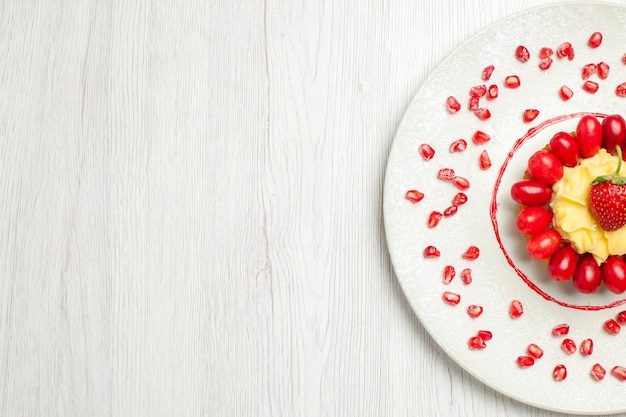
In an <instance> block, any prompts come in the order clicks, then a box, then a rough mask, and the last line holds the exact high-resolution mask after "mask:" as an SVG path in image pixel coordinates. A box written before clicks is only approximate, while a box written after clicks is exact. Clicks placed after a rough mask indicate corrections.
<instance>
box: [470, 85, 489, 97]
mask: <svg viewBox="0 0 626 417" xmlns="http://www.w3.org/2000/svg"><path fill="white" fill-rule="evenodd" d="M469 94H470V97H477V98H482V97H484V96H485V94H487V86H486V85H476V86H474V87H472V88H470V92H469Z"/></svg>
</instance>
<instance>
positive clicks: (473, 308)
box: [467, 304, 483, 319]
mask: <svg viewBox="0 0 626 417" xmlns="http://www.w3.org/2000/svg"><path fill="white" fill-rule="evenodd" d="M467 314H469V316H470V317H471V318H473V319H475V318H476V317H478V316H480V315H481V314H483V308H482V307H481V306H477V305H474V304H472V305H470V306H468V307H467Z"/></svg>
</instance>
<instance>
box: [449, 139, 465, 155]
mask: <svg viewBox="0 0 626 417" xmlns="http://www.w3.org/2000/svg"><path fill="white" fill-rule="evenodd" d="M466 148H467V141H466V140H465V139H457V140H455V141H454V142H452V143H451V144H450V152H452V153H455V152H463V151H464V150H465V149H466Z"/></svg>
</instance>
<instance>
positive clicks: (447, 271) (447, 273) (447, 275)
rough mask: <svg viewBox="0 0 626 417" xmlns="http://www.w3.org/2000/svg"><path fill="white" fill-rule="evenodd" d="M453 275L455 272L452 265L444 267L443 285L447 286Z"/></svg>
mask: <svg viewBox="0 0 626 417" xmlns="http://www.w3.org/2000/svg"><path fill="white" fill-rule="evenodd" d="M455 275H456V270H455V269H454V267H453V266H452V265H446V266H445V267H444V268H443V283H444V284H446V285H448V284H449V283H451V282H452V280H453V279H454V276H455Z"/></svg>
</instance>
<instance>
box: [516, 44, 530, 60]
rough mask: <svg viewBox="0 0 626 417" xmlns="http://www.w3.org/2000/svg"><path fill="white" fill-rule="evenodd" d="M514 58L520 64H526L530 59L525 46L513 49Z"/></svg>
mask: <svg viewBox="0 0 626 417" xmlns="http://www.w3.org/2000/svg"><path fill="white" fill-rule="evenodd" d="M515 58H517V59H518V60H519V61H521V62H528V60H529V59H530V53H529V52H528V49H526V47H525V46H523V45H520V46H518V47H517V49H515Z"/></svg>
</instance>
